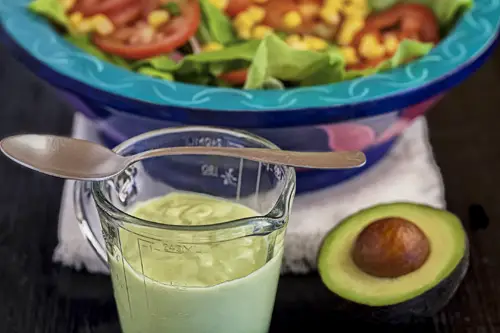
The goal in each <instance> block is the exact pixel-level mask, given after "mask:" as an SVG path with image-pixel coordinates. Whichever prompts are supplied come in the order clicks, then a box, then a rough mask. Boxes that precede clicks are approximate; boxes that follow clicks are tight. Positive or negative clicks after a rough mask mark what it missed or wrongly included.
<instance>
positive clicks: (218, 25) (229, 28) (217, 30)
mask: <svg viewBox="0 0 500 333" xmlns="http://www.w3.org/2000/svg"><path fill="white" fill-rule="evenodd" d="M199 1H200V7H201V22H200V27H199V28H198V30H199V37H200V39H201V40H202V41H203V42H205V43H207V42H217V43H220V44H222V45H228V44H230V43H232V42H234V41H235V40H236V36H235V34H234V30H233V25H232V23H231V21H230V19H229V17H227V16H226V15H225V14H224V13H223V12H222V11H221V10H220V9H219V8H217V7H215V6H214V5H213V4H212V3H211V2H210V1H209V0H199Z"/></svg>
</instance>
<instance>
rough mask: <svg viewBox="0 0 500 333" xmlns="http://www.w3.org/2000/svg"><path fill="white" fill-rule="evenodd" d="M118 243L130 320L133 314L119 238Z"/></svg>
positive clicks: (119, 238)
mask: <svg viewBox="0 0 500 333" xmlns="http://www.w3.org/2000/svg"><path fill="white" fill-rule="evenodd" d="M117 239H118V243H119V244H120V252H121V253H122V255H121V257H122V269H123V279H124V280H125V289H126V290H127V299H128V311H129V312H128V313H130V318H131V319H133V318H134V314H133V312H132V303H131V302H130V293H129V291H128V282H127V274H126V273H125V258H124V257H125V256H124V255H123V247H122V239H121V237H117Z"/></svg>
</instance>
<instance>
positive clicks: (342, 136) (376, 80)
mask: <svg viewBox="0 0 500 333" xmlns="http://www.w3.org/2000/svg"><path fill="white" fill-rule="evenodd" d="M30 1H31V0H0V11H1V12H0V13H1V14H0V21H1V23H2V35H3V40H4V42H5V43H6V44H7V45H8V46H9V48H10V49H11V50H12V52H13V53H14V54H15V55H16V56H17V58H18V59H19V60H21V61H22V62H23V63H24V64H25V65H26V66H27V67H28V68H30V69H31V70H32V71H34V72H35V73H36V74H37V75H38V76H39V77H41V78H42V79H44V80H46V81H48V82H49V83H50V84H52V85H53V86H55V87H56V88H57V89H59V90H60V91H61V94H62V96H64V98H67V99H68V100H69V101H70V102H71V103H72V105H73V106H74V107H75V109H76V110H78V111H80V112H82V113H84V114H85V115H87V116H88V117H89V118H91V119H92V120H93V121H94V122H95V124H96V126H98V128H99V130H100V133H101V134H102V136H103V139H104V140H105V142H106V143H107V144H108V145H110V146H115V145H116V144H118V143H119V142H121V141H123V140H125V139H128V138H130V137H132V136H135V135H137V134H139V133H143V132H145V131H149V130H152V129H157V128H165V127H171V126H180V125H188V124H197V125H212V126H225V127H231V128H241V129H246V130H249V131H252V132H254V133H255V134H258V135H260V136H263V137H265V138H267V139H269V140H271V141H273V142H274V143H276V144H277V145H278V146H280V147H281V148H283V149H294V150H303V151H328V150H345V149H360V150H363V151H364V152H365V154H366V155H367V158H368V163H367V165H366V166H365V167H363V168H360V169H355V170H341V171H310V170H299V171H298V173H297V184H298V185H297V191H298V192H304V191H310V190H314V189H318V188H321V187H325V186H328V185H332V184H337V183H340V182H341V181H344V180H346V179H348V178H350V177H352V176H354V175H357V174H359V173H360V172H362V171H364V170H366V169H367V168H369V167H370V166H372V165H374V164H375V163H376V162H377V161H379V160H380V159H381V158H382V157H383V156H384V155H385V154H386V153H387V152H388V151H389V150H390V148H391V146H392V145H393V143H394V142H395V141H396V139H397V138H398V136H399V135H400V134H401V132H402V131H403V130H404V129H405V128H407V127H408V126H409V125H410V124H411V122H412V120H413V119H415V118H416V117H418V116H419V115H421V114H423V113H424V112H425V111H426V110H428V109H429V107H430V106H432V104H433V103H434V102H435V101H437V99H439V97H440V96H442V94H443V93H444V92H445V91H446V90H447V89H449V88H451V87H452V86H454V85H456V84H457V83H459V82H461V81H462V80H463V79H465V78H466V77H467V76H468V75H470V74H471V73H472V72H474V71H475V70H476V69H477V68H478V67H479V66H480V65H481V64H482V63H483V62H484V60H485V59H486V57H487V56H488V55H489V54H490V52H491V50H492V48H493V46H494V45H495V43H496V40H497V36H498V31H499V25H500V0H476V2H475V5H474V7H473V8H472V9H471V10H470V11H468V12H467V13H465V14H464V15H463V16H462V18H461V19H460V21H459V22H458V23H457V25H456V26H455V28H454V30H453V31H452V33H450V34H449V35H448V36H447V37H446V38H445V39H444V40H442V41H441V42H440V43H439V44H438V45H437V46H436V47H435V48H434V49H433V50H432V51H431V52H430V53H429V54H428V55H427V56H425V57H423V58H421V59H419V60H416V61H414V62H411V63H409V64H408V65H406V66H402V67H400V68H397V69H394V70H391V71H388V72H384V73H380V74H376V75H372V76H369V77H365V78H359V79H356V80H352V81H345V82H340V83H336V84H331V85H322V86H314V87H304V88H294V89H288V90H282V91H270V90H267V91H257V90H251V91H247V90H238V89H228V88H215V87H204V86H197V85H189V84H183V83H177V82H169V81H164V80H158V79H155V78H151V77H147V76H143V75H139V74H136V73H133V72H129V71H126V70H124V69H121V68H118V67H116V66H114V65H111V64H109V63H106V62H103V61H101V60H99V59H96V58H94V57H92V56H90V55H89V54H87V53H85V52H84V51H82V50H80V49H78V48H76V47H74V46H73V45H71V44H69V43H67V42H66V41H64V40H63V39H62V38H61V37H60V36H59V35H58V34H57V32H56V31H55V30H54V29H53V28H52V26H51V25H50V24H48V23H47V21H46V20H45V19H43V18H40V17H37V16H36V15H34V14H32V13H31V12H29V11H28V10H26V4H27V3H29V2H30ZM197 142H203V140H201V141H199V140H198V141H197ZM175 170H176V171H175V172H176V174H175V175H173V177H176V179H177V180H179V179H182V178H186V179H188V178H189V173H190V172H192V171H187V170H183V169H182V168H179V167H178V166H177V167H176V168H175ZM196 172H199V170H197V171H196Z"/></svg>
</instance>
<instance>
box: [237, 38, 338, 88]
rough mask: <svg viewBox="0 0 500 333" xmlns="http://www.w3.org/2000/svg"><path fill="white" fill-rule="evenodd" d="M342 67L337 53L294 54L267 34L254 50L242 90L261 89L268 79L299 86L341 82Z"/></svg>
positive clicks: (305, 52) (294, 50)
mask: <svg viewBox="0 0 500 333" xmlns="http://www.w3.org/2000/svg"><path fill="white" fill-rule="evenodd" d="M343 67H344V60H343V58H342V55H341V54H340V53H339V52H338V51H337V50H336V49H332V50H329V51H327V52H316V51H304V50H296V49H293V48H291V47H290V46H289V45H288V44H287V43H285V42H284V41H283V40H281V38H279V37H278V36H276V35H274V34H269V35H267V36H266V37H265V38H264V39H263V40H262V42H261V43H260V45H259V48H258V49H257V52H256V54H255V57H254V58H253V61H252V65H251V66H250V68H249V71H248V78H247V81H246V83H245V86H244V88H245V89H261V88H262V87H263V86H264V83H265V82H267V81H268V80H269V79H271V78H274V79H277V80H280V81H294V82H298V83H299V84H300V85H309V84H321V83H323V82H321V81H325V82H324V83H329V82H336V81H338V80H340V79H341V78H342V74H343V71H342V69H343Z"/></svg>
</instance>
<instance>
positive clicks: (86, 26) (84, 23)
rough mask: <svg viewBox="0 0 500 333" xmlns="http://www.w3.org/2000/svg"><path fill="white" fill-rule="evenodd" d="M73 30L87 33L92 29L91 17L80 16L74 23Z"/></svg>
mask: <svg viewBox="0 0 500 333" xmlns="http://www.w3.org/2000/svg"><path fill="white" fill-rule="evenodd" d="M75 30H76V31H78V32H80V33H84V34H86V33H89V32H91V31H92V30H94V22H93V21H92V19H86V18H82V19H81V21H80V22H79V23H78V24H75Z"/></svg>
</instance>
